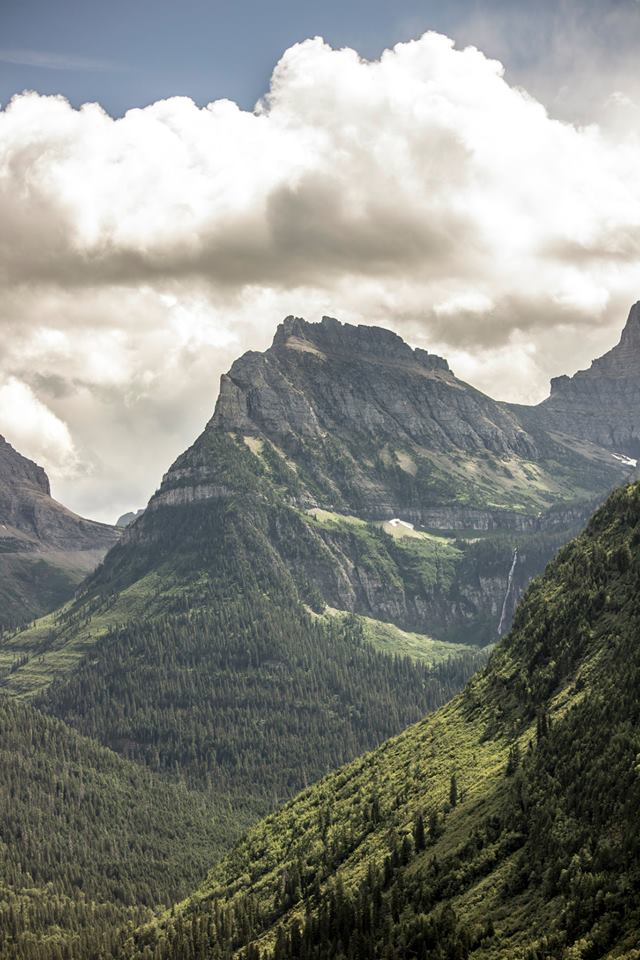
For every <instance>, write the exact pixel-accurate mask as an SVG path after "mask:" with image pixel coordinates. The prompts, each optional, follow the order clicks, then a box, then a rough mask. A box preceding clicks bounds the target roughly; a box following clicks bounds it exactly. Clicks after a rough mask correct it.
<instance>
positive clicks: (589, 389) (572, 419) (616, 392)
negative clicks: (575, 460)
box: [538, 301, 640, 457]
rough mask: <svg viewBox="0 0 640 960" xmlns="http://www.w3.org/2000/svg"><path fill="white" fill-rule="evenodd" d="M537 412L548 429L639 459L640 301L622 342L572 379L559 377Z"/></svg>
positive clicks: (629, 320)
mask: <svg viewBox="0 0 640 960" xmlns="http://www.w3.org/2000/svg"><path fill="white" fill-rule="evenodd" d="M538 410H539V412H540V414H541V417H542V420H543V422H544V423H545V425H546V426H547V427H551V428H552V429H554V430H559V431H561V432H563V433H567V434H572V435H574V436H577V437H579V438H580V439H584V440H590V441H591V442H593V443H597V444H598V445H600V446H602V447H606V448H608V449H609V450H613V451H614V452H615V453H617V454H625V455H627V456H630V457H638V454H639V453H640V415H639V413H638V411H639V410H640V301H638V302H637V303H634V305H633V306H632V307H631V310H630V311H629V316H628V318H627V322H626V324H625V326H624V329H623V331H622V335H621V337H620V340H619V342H618V343H617V344H616V345H615V347H612V348H611V350H608V351H607V353H605V354H603V356H601V357H598V358H597V359H596V360H594V361H593V362H592V364H591V366H590V367H589V368H588V369H587V370H578V372H577V373H575V374H574V375H573V376H572V377H568V376H562V377H554V378H553V380H552V381H551V393H550V396H549V397H548V398H547V399H546V400H544V401H543V402H542V403H541V404H540V406H539V407H538Z"/></svg>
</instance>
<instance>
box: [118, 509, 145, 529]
mask: <svg viewBox="0 0 640 960" xmlns="http://www.w3.org/2000/svg"><path fill="white" fill-rule="evenodd" d="M143 513H144V510H135V511H133V510H130V511H129V512H128V513H123V514H122V516H121V517H118V519H117V520H116V527H120V528H124V527H128V526H129V524H131V523H133V521H134V520H137V519H138V517H139V516H141V515H142V514H143Z"/></svg>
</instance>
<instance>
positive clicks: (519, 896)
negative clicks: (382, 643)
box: [117, 483, 640, 960]
mask: <svg viewBox="0 0 640 960" xmlns="http://www.w3.org/2000/svg"><path fill="white" fill-rule="evenodd" d="M639 544H640V484H638V483H635V484H632V485H629V486H625V487H623V488H621V489H620V490H617V491H616V492H615V493H613V494H612V495H611V497H610V498H609V500H608V501H607V503H606V504H605V505H604V506H603V507H602V508H600V509H599V510H598V511H597V512H596V514H595V515H594V517H593V519H592V520H591V522H590V523H589V525H588V527H587V529H586V531H585V532H584V533H583V534H582V535H581V536H579V537H578V538H577V539H576V540H574V541H573V542H572V543H571V544H569V545H568V546H566V547H564V548H563V549H562V550H561V551H560V553H559V554H558V556H557V558H556V559H555V560H554V561H553V562H552V563H551V564H549V566H548V568H547V570H546V572H545V574H544V576H543V577H541V578H539V579H538V580H536V581H535V582H534V583H533V584H532V586H531V587H530V588H529V590H528V591H527V593H526V596H525V598H524V599H523V601H522V603H521V605H520V606H519V608H518V611H517V614H516V618H515V622H514V626H513V629H512V631H511V633H510V634H509V635H508V636H507V637H506V638H505V639H504V640H503V641H502V642H501V643H500V645H499V647H498V648H497V649H496V651H495V653H494V654H493V656H492V658H491V660H490V662H489V664H488V666H487V667H486V669H485V670H484V671H483V672H481V673H480V674H479V675H478V676H477V677H475V678H474V679H473V680H471V681H470V683H469V685H468V686H467V688H466V689H465V691H464V692H463V693H462V694H460V695H459V696H458V697H457V698H456V699H455V700H453V701H452V702H451V703H449V704H447V705H446V706H444V707H442V708H441V709H440V710H439V711H438V712H437V713H436V714H434V715H432V716H430V717H427V718H426V719H425V720H423V721H421V722H420V723H418V724H417V725H415V726H413V727H411V728H410V729H408V730H406V731H405V732H404V733H402V734H401V735H400V736H399V737H396V738H395V739H393V740H390V741H388V742H387V743H385V744H384V745H383V746H381V747H380V748H378V749H377V750H376V751H374V752H373V753H370V754H366V755H365V756H363V757H361V758H359V759H358V760H356V761H355V762H354V763H352V764H350V765H349V766H347V767H345V768H343V769H341V770H339V771H337V772H336V773H334V774H332V775H330V776H329V777H327V778H326V779H325V780H323V781H321V782H320V783H318V784H315V785H314V786H312V787H310V788H309V789H308V790H306V791H304V792H303V793H302V794H301V795H300V796H298V797H297V798H296V799H295V800H293V801H292V802H290V803H288V804H287V805H285V806H284V807H283V808H282V809H281V810H280V811H278V812H276V813H275V814H272V815H271V816H270V817H268V818H267V819H266V820H264V821H263V822H262V823H260V824H258V825H257V826H256V827H254V828H252V829H251V830H250V831H249V833H248V834H247V835H246V836H245V837H244V839H243V840H242V841H241V842H240V843H239V844H237V845H236V846H235V847H234V849H233V850H232V851H231V852H230V853H229V855H228V856H227V857H226V858H225V859H224V860H223V861H222V862H221V863H220V864H219V865H218V866H216V867H214V869H213V870H212V872H211V874H210V875H209V877H208V879H207V881H206V883H205V884H203V885H202V886H201V887H200V888H199V889H198V890H197V891H196V892H195V893H194V894H193V895H192V896H191V897H189V898H187V900H185V901H184V902H183V903H181V904H180V905H179V906H178V907H177V908H176V909H175V910H174V911H173V912H172V914H171V916H169V915H167V914H165V915H164V916H163V917H161V918H160V919H159V920H158V921H157V922H156V923H152V924H150V925H147V926H145V927H143V928H141V929H140V930H139V931H138V932H137V933H136V934H135V936H133V937H132V938H131V939H130V940H129V941H128V944H127V945H126V946H124V947H121V948H120V949H119V952H118V954H117V955H118V956H119V957H121V958H122V957H127V958H133V957H135V958H141V957H147V956H153V957H154V960H170V958H178V957H180V958H182V957H187V956H193V957H218V956H220V957H223V956H231V955H234V954H235V955H237V956H239V957H242V958H247V960H260V958H263V960H264V958H271V957H273V958H274V960H294V958H295V960H307V958H311V957H313V958H317V960H334V958H339V957H367V958H377V957H380V958H383V957H384V958H385V960H387V958H398V960H399V958H406V957H418V958H425V960H426V958H432V957H438V958H440V957H442V958H461V960H465V958H474V960H476V958H477V960H481V958H482V960H488V958H494V960H498V958H504V960H507V958H508V960H512V958H516V957H518V958H527V960H529V958H531V960H534V958H536V960H537V958H557V960H570V958H571V960H576V958H581V960H587V958H596V957H597V958H610V960H613V958H618V960H622V958H624V960H635V958H637V956H638V950H637V948H638V943H639V942H640V907H639V904H640V866H639V865H640V837H639V834H638V830H637V824H638V818H639V816H640V777H639V768H638V757H639V756H640V734H639V732H638V731H639V730H640V699H639V698H638V689H639V685H640V645H639V644H638V642H637V640H638V633H639V631H640V601H639V599H638V597H639V595H638V589H637V585H638V581H639V578H640V552H639V550H638V546H639Z"/></svg>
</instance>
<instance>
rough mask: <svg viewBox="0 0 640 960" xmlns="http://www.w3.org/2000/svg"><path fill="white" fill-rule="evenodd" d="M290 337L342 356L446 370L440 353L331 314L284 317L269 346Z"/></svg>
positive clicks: (281, 344)
mask: <svg viewBox="0 0 640 960" xmlns="http://www.w3.org/2000/svg"><path fill="white" fill-rule="evenodd" d="M292 340H295V341H296V342H298V343H299V342H301V341H302V342H308V343H309V344H312V345H313V346H314V348H316V350H317V351H320V352H321V353H324V354H331V355H334V356H341V357H344V358H348V357H357V358H365V359H380V360H404V361H413V362H416V361H417V362H418V363H420V365H421V366H423V367H427V368H430V369H438V370H443V371H448V370H449V365H448V363H447V361H446V360H444V359H443V358H442V357H438V356H436V355H435V354H430V353H428V352H427V351H426V350H421V349H419V348H418V349H416V350H414V349H413V348H412V347H410V346H409V344H408V343H406V342H405V341H404V340H403V339H402V337H401V336H399V335H398V334H397V333H394V331H393V330H388V329H386V328H385V327H374V326H368V325H367V324H357V325H356V324H353V323H345V322H343V321H342V320H337V319H336V318H335V317H328V316H324V317H323V318H322V320H320V321H319V322H316V323H311V322H310V321H308V320H304V319H303V318H302V317H294V316H288V317H286V318H285V319H284V320H283V321H282V323H280V324H279V325H278V328H277V330H276V334H275V336H274V338H273V348H274V349H276V350H278V349H279V348H282V347H286V346H287V345H288V344H289V342H290V341H292Z"/></svg>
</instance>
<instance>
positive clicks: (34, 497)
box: [0, 437, 119, 628]
mask: <svg viewBox="0 0 640 960" xmlns="http://www.w3.org/2000/svg"><path fill="white" fill-rule="evenodd" d="M118 536H119V532H118V531H117V530H116V528H115V527H111V526H109V525H108V524H105V523H97V522H96V521H94V520H85V519H83V518H82V517H79V516H77V514H75V513H72V511H71V510H67V508H66V507H64V506H62V504H60V503H58V502H57V501H56V500H54V499H53V498H52V497H51V489H50V485H49V479H48V477H47V475H46V473H45V471H44V470H43V469H42V467H40V466H38V465H37V464H35V463H34V462H33V461H32V460H29V459H28V458H27V457H23V456H22V455H21V454H20V453H18V452H17V451H16V450H14V449H13V447H12V446H11V445H10V444H9V443H7V441H6V440H5V439H4V437H0V628H1V627H5V626H10V625H15V624H18V623H21V622H24V621H25V620H28V619H31V618H32V617H34V616H37V615H39V614H41V613H44V612H46V611H47V610H50V609H52V608H53V607H54V606H57V605H58V604H60V603H63V602H64V601H65V600H66V599H68V597H70V596H71V594H72V593H73V590H74V589H75V586H76V585H77V584H78V583H79V581H80V580H81V579H82V578H83V577H84V576H85V575H86V574H87V573H89V572H90V571H91V570H93V569H94V568H95V567H96V566H97V564H98V563H99V562H100V560H101V559H102V557H103V556H104V555H105V553H106V552H107V550H108V549H109V548H110V547H111V546H113V544H114V543H116V541H117V539H118Z"/></svg>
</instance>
